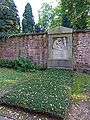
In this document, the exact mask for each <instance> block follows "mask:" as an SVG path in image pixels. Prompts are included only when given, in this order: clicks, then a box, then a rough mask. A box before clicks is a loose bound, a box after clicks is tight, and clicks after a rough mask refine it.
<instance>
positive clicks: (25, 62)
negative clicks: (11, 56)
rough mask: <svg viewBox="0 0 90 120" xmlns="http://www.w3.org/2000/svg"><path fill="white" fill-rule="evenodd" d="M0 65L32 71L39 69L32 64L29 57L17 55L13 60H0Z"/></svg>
mask: <svg viewBox="0 0 90 120" xmlns="http://www.w3.org/2000/svg"><path fill="white" fill-rule="evenodd" d="M0 67H7V68H14V69H16V70H18V71H23V72H24V71H32V70H36V69H39V67H38V66H37V65H34V64H33V63H32V61H31V60H30V59H27V58H25V57H17V58H16V59H15V60H8V59H6V60H4V59H2V60H0Z"/></svg>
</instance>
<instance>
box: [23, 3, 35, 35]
mask: <svg viewBox="0 0 90 120" xmlns="http://www.w3.org/2000/svg"><path fill="white" fill-rule="evenodd" d="M34 29H35V25H34V17H33V13H32V7H31V5H30V4H29V3H27V5H26V6H25V11H24V13H23V20H22V31H23V33H29V32H34Z"/></svg>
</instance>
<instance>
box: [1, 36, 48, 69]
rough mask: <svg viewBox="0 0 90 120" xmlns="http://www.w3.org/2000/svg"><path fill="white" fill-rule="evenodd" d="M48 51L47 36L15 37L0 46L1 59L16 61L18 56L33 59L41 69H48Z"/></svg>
mask: <svg viewBox="0 0 90 120" xmlns="http://www.w3.org/2000/svg"><path fill="white" fill-rule="evenodd" d="M47 49H48V36H47V34H38V35H34V34H30V35H27V34H26V35H24V36H19V37H15V36H13V37H10V38H7V39H6V42H4V43H2V44H0V58H1V59H15V58H16V57H17V56H23V57H27V58H29V59H32V60H33V62H34V63H37V64H38V65H39V66H40V67H42V68H46V64H47V54H48V53H47Z"/></svg>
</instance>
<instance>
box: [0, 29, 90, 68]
mask: <svg viewBox="0 0 90 120" xmlns="http://www.w3.org/2000/svg"><path fill="white" fill-rule="evenodd" d="M72 39H73V40H72V41H73V44H72V45H73V67H74V68H75V69H78V68H79V69H81V68H84V67H90V31H75V32H73V36H72ZM17 56H24V57H27V58H29V59H31V60H32V61H33V62H34V63H37V64H38V65H39V66H41V68H46V67H47V59H48V35H47V34H25V35H19V36H12V37H10V38H7V39H4V42H2V43H0V59H15V58H16V57H17Z"/></svg>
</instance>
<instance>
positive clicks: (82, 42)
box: [73, 31, 90, 69]
mask: <svg viewBox="0 0 90 120" xmlns="http://www.w3.org/2000/svg"><path fill="white" fill-rule="evenodd" d="M73 67H74V68H75V69H81V68H87V67H90V31H75V32H73Z"/></svg>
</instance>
